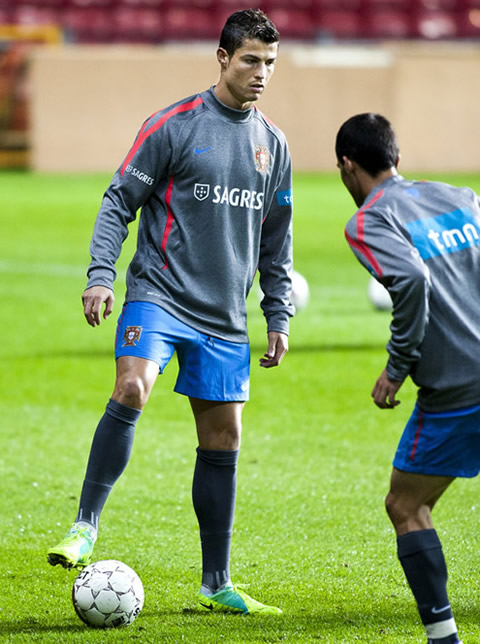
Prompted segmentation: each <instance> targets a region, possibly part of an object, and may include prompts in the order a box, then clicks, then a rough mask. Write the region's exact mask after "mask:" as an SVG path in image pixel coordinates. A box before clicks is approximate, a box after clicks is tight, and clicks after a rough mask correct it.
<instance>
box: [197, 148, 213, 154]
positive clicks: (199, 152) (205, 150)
mask: <svg viewBox="0 0 480 644" xmlns="http://www.w3.org/2000/svg"><path fill="white" fill-rule="evenodd" d="M209 150H213V148H212V147H210V148H195V150H194V152H195V154H203V153H204V152H208V151H209Z"/></svg>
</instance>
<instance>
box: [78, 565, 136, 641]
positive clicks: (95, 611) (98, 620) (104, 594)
mask: <svg viewBox="0 0 480 644" xmlns="http://www.w3.org/2000/svg"><path fill="white" fill-rule="evenodd" d="M72 600H73V606H74V608H75V611H76V613H77V615H78V616H79V617H80V619H81V620H82V621H83V622H85V624H87V625H88V626H93V627H96V628H116V627H119V626H129V625H130V624H131V623H132V622H133V620H134V619H135V618H136V617H137V615H138V614H139V613H140V611H141V610H142V607H143V601H144V591H143V584H142V581H141V579H140V577H139V576H138V575H137V573H136V572H135V571H134V570H133V569H132V568H130V567H129V566H127V565H126V564H124V563H123V562H121V561H116V560H114V559H109V560H105V561H96V562H95V563H91V564H90V565H88V566H87V567H86V568H84V569H83V570H82V572H81V573H80V574H79V575H78V577H77V578H76V579H75V581H74V583H73V589H72Z"/></svg>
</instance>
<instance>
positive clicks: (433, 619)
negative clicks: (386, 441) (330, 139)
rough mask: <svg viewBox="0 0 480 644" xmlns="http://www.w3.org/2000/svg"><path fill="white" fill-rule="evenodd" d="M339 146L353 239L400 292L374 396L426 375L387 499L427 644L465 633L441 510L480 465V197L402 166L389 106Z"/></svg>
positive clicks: (381, 402)
mask: <svg viewBox="0 0 480 644" xmlns="http://www.w3.org/2000/svg"><path fill="white" fill-rule="evenodd" d="M336 156H337V162H338V163H337V165H338V167H339V169H340V173H341V177H342V180H343V183H344V184H345V186H346V188H347V189H348V191H349V192H350V194H351V195H352V197H353V199H354V201H355V203H356V205H357V206H358V208H359V210H358V211H357V212H356V213H355V215H354V216H353V217H352V218H351V219H350V221H349V222H348V223H347V226H346V238H347V241H348V243H349V245H350V247H351V249H352V250H353V252H354V254H355V255H356V257H357V259H358V260H359V261H360V263H361V264H363V265H364V266H365V267H366V268H367V269H368V271H369V272H370V273H371V274H372V275H373V276H374V277H375V278H376V279H377V280H378V281H379V282H381V283H382V284H383V285H384V286H385V287H386V288H387V289H388V291H389V293H390V295H391V298H392V301H393V313H392V323H391V326H390V329H391V337H390V340H389V342H388V345H387V351H388V354H389V356H388V361H387V365H386V368H385V369H384V370H383V371H382V373H381V374H380V376H379V378H378V380H377V381H376V383H375V386H374V388H373V391H372V397H373V401H374V403H375V404H376V405H377V406H378V407H380V408H381V409H394V408H395V407H396V406H397V405H398V404H399V403H400V401H399V400H398V399H397V392H398V391H399V389H400V387H401V386H402V384H403V382H404V381H405V379H406V378H407V377H408V376H410V377H411V378H412V380H413V382H414V383H415V384H416V385H417V386H418V395H417V401H416V404H415V407H414V410H413V413H412V415H411V417H410V419H409V420H408V422H407V425H406V427H405V430H404V432H403V435H402V437H401V439H400V442H399V445H398V448H397V452H396V454H395V458H394V461H393V471H392V476H391V482H390V490H389V493H388V495H387V498H386V509H387V512H388V515H389V517H390V519H391V521H392V523H393V525H394V527H395V531H396V534H397V552H398V557H399V559H400V562H401V564H402V567H403V570H404V571H405V575H406V578H407V581H408V583H409V585H410V588H411V590H412V593H413V595H414V597H415V599H416V602H417V606H418V611H419V613H420V617H421V619H422V622H423V624H424V625H425V630H426V634H427V638H428V643H429V644H456V643H458V642H459V641H460V640H459V637H458V634H457V627H456V624H455V620H454V617H453V614H452V609H451V607H450V601H449V598H448V594H447V567H446V563H445V558H444V555H443V552H442V546H441V543H440V540H439V537H438V535H437V533H436V531H435V529H434V527H433V523H432V517H431V512H432V510H433V507H434V506H435V504H436V502H437V501H438V499H439V498H440V497H441V496H442V494H443V493H444V492H445V490H446V489H447V488H448V486H449V485H450V484H451V483H452V481H453V480H454V479H455V478H456V477H467V478H468V477H474V476H476V475H477V474H478V472H479V470H480V367H479V362H478V355H479V352H480V325H479V320H480V304H479V302H480V280H479V275H480V198H479V197H478V196H477V195H476V194H475V193H474V192H473V191H472V190H470V189H469V188H457V187H453V186H451V185H448V184H445V183H440V182H431V181H409V180H406V179H404V178H403V177H401V176H400V175H399V174H398V172H397V166H398V163H399V158H400V154H399V149H398V145H397V141H396V137H395V133H394V131H393V129H392V126H391V124H390V123H389V121H388V120H387V119H386V118H384V117H383V116H381V115H379V114H372V113H366V114H358V115H356V116H353V117H352V118H350V119H349V120H347V121H346V122H345V123H344V124H343V125H342V127H341V128H340V130H339V132H338V134H337V139H336Z"/></svg>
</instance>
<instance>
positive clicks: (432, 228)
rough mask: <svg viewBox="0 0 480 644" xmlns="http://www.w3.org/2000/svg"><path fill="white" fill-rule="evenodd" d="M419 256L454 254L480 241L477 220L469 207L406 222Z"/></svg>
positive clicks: (476, 244)
mask: <svg viewBox="0 0 480 644" xmlns="http://www.w3.org/2000/svg"><path fill="white" fill-rule="evenodd" d="M406 226H407V229H408V232H409V233H410V235H411V236H412V241H413V244H414V245H415V247H416V248H417V250H418V252H419V253H420V257H421V258H422V259H431V258H432V257H437V256H438V255H448V254H449V253H456V252H458V251H460V250H464V249H465V248H472V247H473V246H478V245H479V244H480V223H479V222H477V220H476V219H475V217H474V215H473V213H472V211H471V210H470V209H469V208H460V209H458V210H454V211H453V212H447V213H444V214H443V215H438V216H436V217H426V218H425V219H418V220H417V221H410V222H407V224H406Z"/></svg>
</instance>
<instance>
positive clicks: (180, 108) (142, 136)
mask: <svg viewBox="0 0 480 644" xmlns="http://www.w3.org/2000/svg"><path fill="white" fill-rule="evenodd" d="M202 103H203V99H202V98H201V97H200V96H199V97H198V98H196V99H195V100H194V101H190V102H189V103H182V104H181V105H177V106H176V107H174V108H173V109H171V110H170V111H169V112H166V113H165V114H164V115H163V116H162V117H161V118H160V119H158V121H157V122H156V123H155V124H154V125H152V126H151V127H150V128H148V129H147V125H148V123H149V120H148V121H147V122H146V123H145V124H144V125H143V127H142V129H141V130H140V133H139V135H138V137H137V140H136V141H135V143H134V144H133V146H132V148H131V150H130V152H129V153H128V154H127V158H126V159H125V161H124V162H123V165H122V167H121V169H120V174H121V175H122V177H123V173H124V172H125V168H126V167H127V165H128V164H129V163H130V161H131V160H132V159H133V157H134V156H135V154H136V153H137V152H138V150H139V149H140V147H141V146H142V144H143V143H144V142H145V140H146V139H148V137H149V136H150V135H151V134H153V133H154V132H156V131H157V130H159V129H160V128H161V127H162V125H163V124H164V123H165V122H166V121H168V119H169V118H171V117H172V116H175V114H179V113H180V112H188V111H189V110H193V109H194V108H195V107H197V105H201V104H202Z"/></svg>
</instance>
